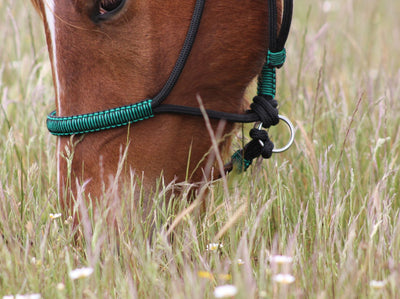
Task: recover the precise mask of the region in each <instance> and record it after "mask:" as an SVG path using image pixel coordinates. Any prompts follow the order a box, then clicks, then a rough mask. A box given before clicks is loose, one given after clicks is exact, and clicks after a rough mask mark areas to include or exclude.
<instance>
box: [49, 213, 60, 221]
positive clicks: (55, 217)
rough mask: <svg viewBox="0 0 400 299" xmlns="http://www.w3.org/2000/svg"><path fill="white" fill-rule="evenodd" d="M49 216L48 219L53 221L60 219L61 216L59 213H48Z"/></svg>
mask: <svg viewBox="0 0 400 299" xmlns="http://www.w3.org/2000/svg"><path fill="white" fill-rule="evenodd" d="M49 216H50V219H51V220H53V219H57V218H60V217H61V216H62V214H61V213H56V214H53V213H50V215H49Z"/></svg>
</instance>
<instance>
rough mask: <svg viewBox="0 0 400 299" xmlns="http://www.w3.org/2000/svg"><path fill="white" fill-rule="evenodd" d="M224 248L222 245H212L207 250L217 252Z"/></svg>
mask: <svg viewBox="0 0 400 299" xmlns="http://www.w3.org/2000/svg"><path fill="white" fill-rule="evenodd" d="M222 247H224V245H223V244H222V243H210V244H208V245H207V247H206V250H207V251H217V250H218V249H220V248H222Z"/></svg>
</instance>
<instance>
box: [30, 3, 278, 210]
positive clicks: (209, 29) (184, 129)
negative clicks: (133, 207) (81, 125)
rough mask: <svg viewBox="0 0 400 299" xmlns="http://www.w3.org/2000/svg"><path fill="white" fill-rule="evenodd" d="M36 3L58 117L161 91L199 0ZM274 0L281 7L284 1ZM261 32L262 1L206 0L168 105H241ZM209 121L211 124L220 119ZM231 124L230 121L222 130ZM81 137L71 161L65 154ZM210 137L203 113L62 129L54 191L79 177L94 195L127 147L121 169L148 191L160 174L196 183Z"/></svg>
mask: <svg viewBox="0 0 400 299" xmlns="http://www.w3.org/2000/svg"><path fill="white" fill-rule="evenodd" d="M32 1H33V3H34V5H35V7H36V8H37V9H38V11H39V13H40V15H41V16H42V19H43V22H44V26H45V32H46V37H47V44H48V50H49V55H50V60H51V64H52V70H53V80H54V86H55V94H56V109H57V115H59V116H70V115H78V114H84V113H90V112H95V111H101V110H105V109H110V108H114V107H118V106H122V105H128V104H132V103H136V102H139V101H141V100H143V99H147V98H152V97H153V96H154V95H155V94H157V93H158V91H159V90H160V88H161V87H162V86H163V85H164V83H165V81H166V80H167V78H168V76H169V74H170V72H171V70H172V68H173V66H174V64H175V62H176V59H177V57H178V54H179V52H180V50H181V47H182V44H183V41H184V39H185V36H186V32H187V30H188V26H189V23H190V20H191V18H192V13H193V9H194V5H195V0H187V1H182V0H170V1H153V0H135V1H133V0H32ZM277 6H278V11H279V13H280V11H281V7H282V5H281V1H280V0H277ZM267 37H268V8H267V0H254V1H240V3H238V4H236V3H235V2H232V1H231V0H220V1H207V2H206V4H205V8H204V12H203V17H202V20H201V24H200V28H199V32H198V35H197V38H196V40H195V43H194V45H193V49H192V52H191V54H190V57H189V59H188V61H187V64H186V66H185V68H184V70H183V73H182V75H181V77H180V78H179V80H178V82H177V84H176V86H175V87H174V89H173V90H172V92H171V94H170V95H169V96H168V98H167V99H166V101H165V103H168V104H179V105H185V106H192V107H198V102H197V99H196V97H197V95H198V96H200V97H201V99H202V101H203V103H204V106H205V107H206V108H208V109H213V110H218V111H225V112H232V113H241V112H243V111H244V108H245V106H246V105H245V103H244V100H243V96H244V92H245V89H246V87H247V86H248V84H249V83H250V82H251V80H252V79H253V78H254V77H255V76H257V75H258V73H259V72H260V69H261V68H262V65H263V62H264V59H265V54H266V51H267V45H268V40H267ZM211 124H212V126H213V127H214V129H215V128H216V127H217V124H218V123H217V122H213V121H212V122H211ZM232 129H233V125H232V124H228V125H227V126H226V127H225V129H224V133H229V132H230V131H231V130H232ZM78 138H79V142H76V146H75V147H74V148H73V159H66V156H68V155H70V156H72V153H71V152H70V151H71V149H70V147H71V144H72V143H74V141H77V140H78ZM210 145H211V141H210V138H209V136H208V133H207V130H206V127H205V124H204V120H203V119H202V118H201V117H189V116H178V115H167V114H163V115H157V116H156V117H154V118H152V119H150V120H146V121H144V122H139V123H135V124H132V125H129V126H125V127H121V128H117V129H112V130H108V131H102V132H98V133H90V134H86V135H84V136H83V137H82V138H81V137H74V139H73V140H72V139H71V138H69V137H58V143H57V155H58V173H59V178H58V184H59V189H60V192H61V194H65V186H66V185H67V181H69V180H70V181H71V182H72V186H71V187H72V189H74V188H76V186H74V184H75V182H79V183H83V182H85V183H86V192H87V193H90V194H91V195H92V197H96V196H99V195H100V194H101V190H102V189H103V187H104V186H106V187H107V184H108V180H109V179H108V178H109V177H110V176H115V175H116V173H117V168H118V163H119V161H120V159H121V151H123V150H124V149H125V148H126V147H128V150H127V152H126V157H125V160H124V161H125V162H124V165H125V168H126V169H128V170H134V171H135V173H136V174H139V176H143V178H144V179H143V181H144V186H145V189H151V186H152V185H153V184H154V182H155V180H156V179H157V178H158V177H159V176H160V174H163V176H164V177H165V179H166V180H167V181H171V180H174V179H176V180H178V181H183V180H185V179H186V178H187V174H189V175H190V174H193V175H190V179H191V180H192V181H200V180H202V179H203V177H202V176H203V173H202V166H204V164H201V163H200V167H197V166H198V163H199V161H201V160H202V158H203V157H204V155H205V154H206V153H207V152H208V151H209V149H210ZM66 148H69V149H68V150H67V151H66ZM188 163H189V164H188ZM68 169H69V170H70V172H69V171H68ZM188 169H189V171H188ZM128 172H129V171H128ZM68 173H70V174H68ZM69 175H70V177H69ZM103 184H105V185H103ZM67 205H69V204H68V203H67ZM69 206H71V205H69Z"/></svg>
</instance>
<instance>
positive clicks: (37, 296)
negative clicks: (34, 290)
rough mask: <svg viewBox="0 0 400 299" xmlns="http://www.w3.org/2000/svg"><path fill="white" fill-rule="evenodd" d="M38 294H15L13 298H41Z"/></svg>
mask: <svg viewBox="0 0 400 299" xmlns="http://www.w3.org/2000/svg"><path fill="white" fill-rule="evenodd" d="M41 298H42V296H41V295H40V294H28V295H16V296H15V299H41Z"/></svg>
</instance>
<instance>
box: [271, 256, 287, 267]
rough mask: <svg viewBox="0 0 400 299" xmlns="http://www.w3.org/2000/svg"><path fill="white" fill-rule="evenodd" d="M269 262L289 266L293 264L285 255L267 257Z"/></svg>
mask: <svg viewBox="0 0 400 299" xmlns="http://www.w3.org/2000/svg"><path fill="white" fill-rule="evenodd" d="M269 262H270V263H273V264H280V265H283V264H290V263H291V262H293V258H292V257H291V256H287V255H271V256H270V257H269Z"/></svg>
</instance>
